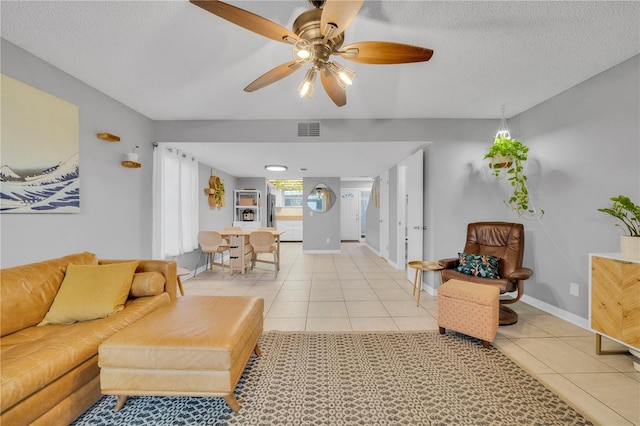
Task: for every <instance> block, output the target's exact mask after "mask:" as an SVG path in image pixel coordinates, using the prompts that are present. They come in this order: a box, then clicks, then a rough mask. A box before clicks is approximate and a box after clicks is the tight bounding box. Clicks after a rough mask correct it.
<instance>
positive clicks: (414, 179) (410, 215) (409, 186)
mask: <svg viewBox="0 0 640 426" xmlns="http://www.w3.org/2000/svg"><path fill="white" fill-rule="evenodd" d="M399 164H401V165H403V166H406V179H405V182H406V184H405V187H406V191H407V192H406V194H407V215H406V217H407V224H406V226H407V259H408V260H409V261H411V260H424V259H423V258H422V256H423V253H422V250H423V240H424V231H425V229H424V226H423V225H424V223H423V220H424V190H423V187H424V172H423V169H424V151H423V150H419V151H418V152H416V153H415V154H413V155H412V156H411V157H409V158H407V159H405V160H403V161H401V162H400V163H399ZM414 274H415V270H414V269H412V268H407V279H409V280H410V281H413V279H414Z"/></svg>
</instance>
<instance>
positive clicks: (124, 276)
mask: <svg viewBox="0 0 640 426" xmlns="http://www.w3.org/2000/svg"><path fill="white" fill-rule="evenodd" d="M138 264H139V262H137V261H135V262H122V263H112V264H107V265H74V264H69V265H68V266H67V272H66V273H65V276H64V279H63V280H62V284H61V285H60V289H59V290H58V294H56V297H55V299H54V300H53V304H52V305H51V307H50V308H49V312H47V315H45V317H44V319H43V320H42V322H40V324H38V325H46V324H71V323H74V322H77V321H88V320H92V319H97V318H104V317H107V316H109V315H111V314H114V313H116V312H118V311H121V310H122V309H124V303H125V302H126V301H127V296H128V295H129V290H131V282H132V281H133V274H134V273H135V271H136V268H137V267H138Z"/></svg>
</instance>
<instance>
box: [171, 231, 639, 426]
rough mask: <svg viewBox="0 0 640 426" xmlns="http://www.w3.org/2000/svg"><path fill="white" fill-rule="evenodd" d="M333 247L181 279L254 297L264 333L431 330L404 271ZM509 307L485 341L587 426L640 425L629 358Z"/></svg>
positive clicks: (195, 289) (198, 288)
mask: <svg viewBox="0 0 640 426" xmlns="http://www.w3.org/2000/svg"><path fill="white" fill-rule="evenodd" d="M341 248H342V253H341V254H303V253H302V245H301V244H300V243H283V244H282V265H281V269H280V272H279V273H278V275H277V277H276V276H275V274H274V272H273V268H272V266H271V265H267V264H260V263H258V264H257V266H256V268H255V269H254V270H253V271H249V272H248V273H247V274H246V275H239V274H236V275H234V276H231V275H230V274H229V273H228V271H225V274H224V278H223V277H222V273H221V271H220V268H219V267H215V268H214V269H213V270H212V271H206V272H202V273H199V274H198V275H197V277H195V278H191V279H187V280H186V281H184V280H183V282H184V287H185V291H186V294H202V295H252V296H259V297H262V298H264V301H265V322H264V329H265V330H292V331H301V330H309V331H349V330H354V331H381V330H385V331H386V330H389V331H393V330H437V329H438V324H437V319H436V315H437V300H436V298H435V297H434V296H430V295H428V294H426V293H425V292H423V293H422V296H421V301H420V306H419V307H417V306H416V303H415V299H414V297H413V296H412V295H411V291H412V283H410V282H409V281H407V280H406V278H405V274H406V273H405V271H398V270H396V269H394V268H393V267H391V266H390V265H388V264H387V263H386V262H385V261H384V260H382V259H381V258H380V257H378V256H377V255H375V254H374V253H373V252H371V250H369V249H368V248H367V247H366V246H364V245H362V244H359V243H343V244H342V247H341ZM182 266H184V265H182ZM512 306H513V307H514V309H515V310H516V312H518V313H519V321H518V323H517V324H514V325H511V326H506V327H500V328H499V330H498V336H497V338H496V341H495V342H494V343H493V344H494V346H496V347H497V348H498V349H500V350H501V351H502V352H503V353H504V354H506V355H507V356H508V357H509V358H511V359H512V360H513V361H514V362H516V363H518V364H519V365H520V366H522V367H523V368H525V369H526V370H527V371H528V372H529V373H530V374H532V375H533V376H535V377H536V378H538V380H540V381H541V382H542V383H544V384H545V385H546V386H547V387H548V388H550V389H551V390H553V391H554V392H555V393H557V394H559V395H561V396H562V397H563V398H564V399H565V400H566V401H567V402H569V403H570V404H572V405H573V406H574V407H575V408H576V409H578V410H579V411H580V412H582V413H584V414H585V415H586V416H587V417H589V418H590V419H591V420H592V421H594V422H595V423H596V424H601V425H616V426H618V425H640V372H638V371H636V370H634V368H633V363H632V361H631V356H630V355H628V354H627V355H624V354H623V355H604V356H598V355H596V354H595V343H594V342H595V337H594V335H593V333H591V332H590V331H587V330H584V329H582V328H580V327H577V326H575V325H573V324H571V323H568V322H566V321H564V320H562V319H559V318H557V317H554V316H552V315H549V314H547V313H545V312H543V311H541V310H539V309H537V308H534V307H532V306H530V305H526V304H524V303H521V302H518V303H516V304H515V305H512ZM603 341H605V339H603ZM603 345H604V348H605V349H617V348H621V346H619V345H618V344H617V343H614V342H611V341H605V342H604V343H603Z"/></svg>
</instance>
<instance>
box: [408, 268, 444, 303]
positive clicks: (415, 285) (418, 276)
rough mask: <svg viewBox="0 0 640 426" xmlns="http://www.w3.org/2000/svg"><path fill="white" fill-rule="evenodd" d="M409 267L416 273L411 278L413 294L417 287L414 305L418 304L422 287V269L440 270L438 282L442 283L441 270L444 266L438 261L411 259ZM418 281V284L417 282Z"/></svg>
mask: <svg viewBox="0 0 640 426" xmlns="http://www.w3.org/2000/svg"><path fill="white" fill-rule="evenodd" d="M408 265H409V267H411V268H414V269H415V270H416V275H415V277H414V278H413V295H414V296H415V295H416V288H417V289H418V296H416V306H420V291H421V289H422V274H423V272H424V271H430V272H440V284H442V270H443V269H444V266H442V265H441V264H439V263H438V262H429V261H426V260H412V261H411V262H409V263H408ZM418 283H419V284H418Z"/></svg>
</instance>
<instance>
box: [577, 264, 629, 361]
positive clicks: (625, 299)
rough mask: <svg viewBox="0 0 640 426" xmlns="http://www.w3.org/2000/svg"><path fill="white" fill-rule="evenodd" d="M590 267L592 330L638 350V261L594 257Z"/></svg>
mask: <svg viewBox="0 0 640 426" xmlns="http://www.w3.org/2000/svg"><path fill="white" fill-rule="evenodd" d="M590 263H591V275H590V285H591V293H590V300H589V305H590V320H591V328H592V329H593V330H594V331H595V332H596V333H598V334H601V335H603V336H606V337H610V338H613V339H614V340H617V341H618V342H620V343H623V344H625V345H626V346H629V347H633V348H640V261H631V260H629V259H622V258H619V257H617V256H616V255H597V254H593V255H591V262H590ZM597 350H598V348H597Z"/></svg>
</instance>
